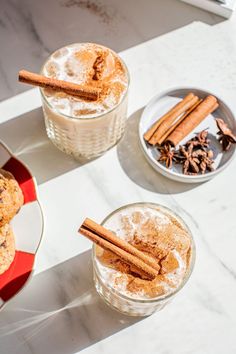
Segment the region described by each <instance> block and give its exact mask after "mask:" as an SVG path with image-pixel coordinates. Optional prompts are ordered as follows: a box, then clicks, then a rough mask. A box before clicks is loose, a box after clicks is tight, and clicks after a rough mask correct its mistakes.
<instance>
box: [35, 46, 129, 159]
mask: <svg viewBox="0 0 236 354" xmlns="http://www.w3.org/2000/svg"><path fill="white" fill-rule="evenodd" d="M42 74H43V75H45V76H47V77H50V78H54V79H59V80H64V81H68V82H73V83H77V84H80V85H89V86H90V87H94V88H95V89H99V91H100V94H99V98H98V99H97V100H95V101H92V100H86V99H82V98H79V97H76V96H71V95H68V94H66V93H63V92H56V91H53V90H50V89H42V90H41V93H42V98H43V110H44V115H45V123H46V129H47V133H48V136H49V138H50V139H51V140H52V141H53V143H54V144H55V145H56V146H57V147H58V148H59V149H61V150H63V151H64V152H66V153H68V154H71V155H73V156H74V157H75V158H80V157H85V158H93V157H96V156H98V155H100V154H101V153H103V152H104V151H106V150H107V149H109V148H110V147H111V146H113V145H114V144H115V143H116V142H117V141H118V140H119V139H120V137H121V136H122V133H123V131H124V127H125V121H126V114H127V90H128V84H129V77H128V72H127V68H126V66H125V65H124V63H123V61H122V60H121V59H120V57H119V56H118V55H117V54H116V53H115V52H113V51H112V50H110V49H108V48H106V47H103V46H101V45H98V44H93V43H82V44H73V45H69V46H66V47H64V48H61V49H59V50H57V51H56V52H55V53H53V54H52V55H51V56H50V57H49V59H48V60H47V62H46V63H45V65H44V67H43V69H42Z"/></svg>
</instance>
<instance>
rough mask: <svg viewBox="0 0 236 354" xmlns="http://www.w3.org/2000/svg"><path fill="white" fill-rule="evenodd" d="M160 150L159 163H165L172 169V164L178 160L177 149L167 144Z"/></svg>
mask: <svg viewBox="0 0 236 354" xmlns="http://www.w3.org/2000/svg"><path fill="white" fill-rule="evenodd" d="M158 150H159V152H160V157H159V159H158V161H160V162H164V163H165V165H166V167H167V168H171V167H172V162H173V161H175V162H176V161H177V159H178V154H177V153H176V151H175V149H174V148H172V146H171V145H170V144H168V143H166V144H164V145H163V146H160V147H159V148H158Z"/></svg>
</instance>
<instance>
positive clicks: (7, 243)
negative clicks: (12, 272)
mask: <svg viewBox="0 0 236 354" xmlns="http://www.w3.org/2000/svg"><path fill="white" fill-rule="evenodd" d="M0 240H4V241H3V242H2V243H1V244H0V274H2V273H4V272H5V271H6V270H7V269H8V268H9V267H10V265H11V264H12V262H13V260H14V257H15V239H14V234H13V231H12V228H11V226H10V225H8V224H6V225H4V226H3V227H1V228H0Z"/></svg>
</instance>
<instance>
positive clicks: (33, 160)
mask: <svg viewBox="0 0 236 354" xmlns="http://www.w3.org/2000/svg"><path fill="white" fill-rule="evenodd" d="M0 139H1V140H2V141H3V142H4V144H6V145H7V146H8V147H9V149H10V150H11V151H12V153H13V154H15V155H16V156H17V158H19V159H20V160H22V161H23V162H24V163H25V164H26V165H27V166H29V168H30V170H31V172H32V174H33V176H35V177H36V180H37V182H38V184H41V183H44V182H46V181H49V180H51V179H52V178H55V177H57V176H60V175H62V174H64V173H66V172H69V171H71V170H73V169H75V168H78V167H80V166H82V165H84V164H85V163H88V162H91V161H92V160H90V161H83V162H82V161H76V160H75V159H73V158H72V157H71V156H68V155H66V154H65V153H63V152H61V151H60V150H58V149H57V148H56V147H55V146H54V145H53V144H52V142H51V141H50V140H49V139H48V137H47V133H46V129H45V124H44V118H43V112H42V108H41V107H40V108H37V109H34V110H32V111H30V112H27V113H24V114H22V115H21V116H18V117H16V118H14V119H10V120H8V121H7V122H4V123H2V124H0Z"/></svg>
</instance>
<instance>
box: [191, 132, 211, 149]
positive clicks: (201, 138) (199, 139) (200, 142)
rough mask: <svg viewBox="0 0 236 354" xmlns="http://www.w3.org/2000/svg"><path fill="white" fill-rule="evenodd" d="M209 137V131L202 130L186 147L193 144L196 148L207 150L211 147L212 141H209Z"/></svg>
mask: <svg viewBox="0 0 236 354" xmlns="http://www.w3.org/2000/svg"><path fill="white" fill-rule="evenodd" d="M207 136H208V131H207V130H202V131H201V132H200V133H198V134H197V135H196V136H195V137H194V138H193V139H190V140H189V141H187V143H186V145H187V146H188V145H190V144H192V145H193V146H194V147H198V146H200V147H202V148H205V147H206V148H207V147H208V146H209V143H210V140H209V139H207Z"/></svg>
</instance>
